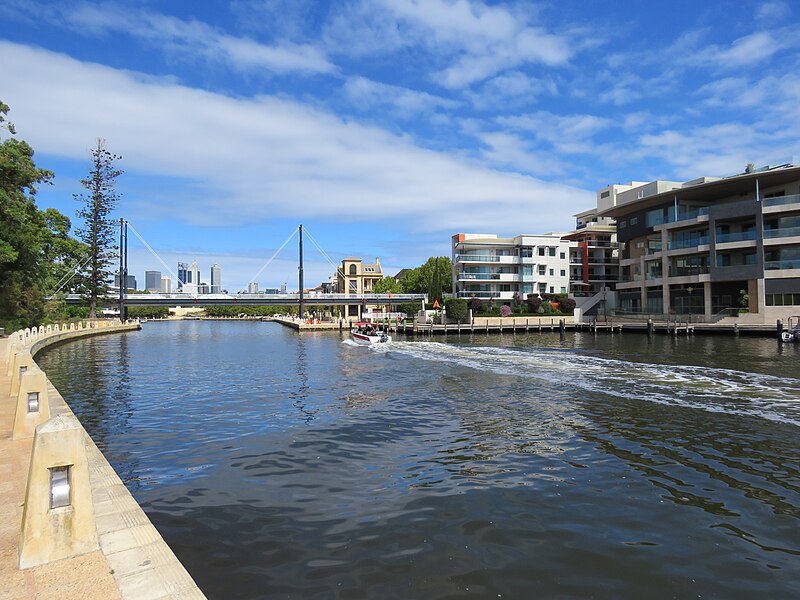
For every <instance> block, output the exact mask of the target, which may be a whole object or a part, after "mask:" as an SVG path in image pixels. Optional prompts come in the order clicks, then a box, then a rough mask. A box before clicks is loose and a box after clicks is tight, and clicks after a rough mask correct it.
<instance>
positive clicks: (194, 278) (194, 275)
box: [186, 260, 200, 288]
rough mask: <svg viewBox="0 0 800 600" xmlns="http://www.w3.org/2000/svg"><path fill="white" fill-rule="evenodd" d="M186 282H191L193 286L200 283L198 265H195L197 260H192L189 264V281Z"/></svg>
mask: <svg viewBox="0 0 800 600" xmlns="http://www.w3.org/2000/svg"><path fill="white" fill-rule="evenodd" d="M186 283H193V284H194V285H195V288H197V286H198V285H200V267H198V266H197V261H196V260H193V261H192V264H191V266H189V281H187V282H186Z"/></svg>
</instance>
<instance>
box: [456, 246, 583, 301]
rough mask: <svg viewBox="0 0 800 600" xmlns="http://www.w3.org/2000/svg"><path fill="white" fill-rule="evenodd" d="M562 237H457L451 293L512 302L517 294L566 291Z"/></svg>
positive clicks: (566, 254)
mask: <svg viewBox="0 0 800 600" xmlns="http://www.w3.org/2000/svg"><path fill="white" fill-rule="evenodd" d="M563 235H564V234H562V233H546V234H541V235H528V234H523V235H518V236H516V237H512V238H500V237H498V236H497V235H496V234H481V233H459V234H456V235H454V236H452V238H451V252H452V264H453V293H454V294H455V295H456V296H457V297H459V298H473V297H474V298H480V299H482V300H489V299H493V300H499V301H506V300H513V299H514V297H515V294H518V297H519V298H521V299H525V298H526V297H527V295H528V294H533V293H538V294H560V293H567V292H568V291H569V268H570V266H569V265H570V263H569V260H570V259H569V253H570V246H571V245H574V243H572V242H570V241H568V240H564V239H562V237H563Z"/></svg>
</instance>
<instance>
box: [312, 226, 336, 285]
mask: <svg viewBox="0 0 800 600" xmlns="http://www.w3.org/2000/svg"><path fill="white" fill-rule="evenodd" d="M304 231H305V232H306V235H307V236H308V239H310V240H311V242H312V243H313V244H314V245H315V246H316V247H317V250H319V251H320V253H321V254H322V256H324V257H325V258H326V259H327V261H328V262H329V263H331V266H333V268H334V269H336V272H337V273H339V274H341V276H342V277H344V276H345V275H344V271H342V267H341V266H340V265H337V264H336V263H335V262H333V260H331V257H330V256H328V253H327V252H325V250H323V249H322V246H320V245H319V243H318V242H317V240H316V239H314V236H313V235H311V233H310V232H309V231H308V229H307V228H306V229H304Z"/></svg>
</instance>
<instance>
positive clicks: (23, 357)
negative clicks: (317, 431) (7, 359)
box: [10, 350, 34, 398]
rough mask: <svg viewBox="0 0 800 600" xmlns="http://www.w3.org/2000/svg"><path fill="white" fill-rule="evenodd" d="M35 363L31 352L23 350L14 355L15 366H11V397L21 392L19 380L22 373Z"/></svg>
mask: <svg viewBox="0 0 800 600" xmlns="http://www.w3.org/2000/svg"><path fill="white" fill-rule="evenodd" d="M33 365H34V363H33V358H32V357H31V353H30V352H28V351H27V350H22V351H20V352H17V353H16V354H15V355H14V366H13V367H12V368H11V373H10V375H11V397H12V398H16V397H17V394H19V380H20V377H21V376H22V374H23V373H24V372H25V371H27V370H28V369H30V368H31V367H32V366H33Z"/></svg>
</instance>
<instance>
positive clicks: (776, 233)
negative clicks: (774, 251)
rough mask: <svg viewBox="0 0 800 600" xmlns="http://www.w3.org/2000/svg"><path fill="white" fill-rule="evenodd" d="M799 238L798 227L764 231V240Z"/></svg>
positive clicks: (799, 229)
mask: <svg viewBox="0 0 800 600" xmlns="http://www.w3.org/2000/svg"><path fill="white" fill-rule="evenodd" d="M797 236H800V227H780V228H778V229H765V230H764V239H775V238H784V237H797Z"/></svg>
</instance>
